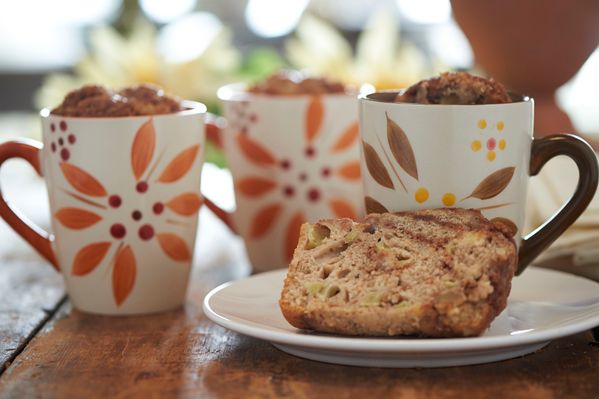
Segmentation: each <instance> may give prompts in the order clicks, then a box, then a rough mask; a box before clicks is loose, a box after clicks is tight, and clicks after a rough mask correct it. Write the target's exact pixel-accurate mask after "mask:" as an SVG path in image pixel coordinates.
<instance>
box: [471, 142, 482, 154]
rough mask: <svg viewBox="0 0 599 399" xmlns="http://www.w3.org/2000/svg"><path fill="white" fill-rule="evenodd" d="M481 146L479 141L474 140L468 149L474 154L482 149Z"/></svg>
mask: <svg viewBox="0 0 599 399" xmlns="http://www.w3.org/2000/svg"><path fill="white" fill-rule="evenodd" d="M482 146H483V145H482V144H481V142H480V140H474V141H473V142H472V143H471V144H470V148H471V149H472V151H474V152H476V151H479V150H480V149H481V148H482Z"/></svg>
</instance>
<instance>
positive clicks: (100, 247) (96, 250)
mask: <svg viewBox="0 0 599 399" xmlns="http://www.w3.org/2000/svg"><path fill="white" fill-rule="evenodd" d="M110 245H111V243H110V242H96V243H94V244H90V245H87V246H85V247H83V248H81V249H80V250H79V252H77V255H75V259H74V260H73V268H72V269H71V274H72V275H73V276H85V275H86V274H88V273H90V272H92V271H93V270H94V269H95V268H96V266H98V265H99V264H100V262H102V259H104V256H106V253H107V252H108V250H109V249H110Z"/></svg>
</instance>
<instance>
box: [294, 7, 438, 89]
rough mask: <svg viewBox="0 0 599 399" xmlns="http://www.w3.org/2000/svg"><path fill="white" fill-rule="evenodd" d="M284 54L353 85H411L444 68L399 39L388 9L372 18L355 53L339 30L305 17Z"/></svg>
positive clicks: (300, 64)
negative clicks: (431, 63) (427, 61)
mask: <svg viewBox="0 0 599 399" xmlns="http://www.w3.org/2000/svg"><path fill="white" fill-rule="evenodd" d="M286 52H287V58H288V59H289V61H290V62H291V64H292V65H293V66H295V67H297V68H300V69H303V70H306V71H307V72H309V73H311V74H315V75H319V76H326V77H330V78H334V79H338V80H340V81H342V82H343V83H345V84H350V85H354V86H359V85H361V84H363V83H370V84H372V85H374V86H375V87H376V88H377V89H378V90H385V89H393V88H402V87H407V86H409V85H411V84H412V83H414V82H416V81H418V80H420V79H423V78H425V77H428V76H430V75H431V74H434V73H435V72H436V71H437V70H440V69H441V68H440V66H434V67H431V66H428V65H427V63H426V60H425V57H424V55H423V54H422V52H421V51H420V50H419V49H418V48H417V47H416V46H414V45H413V44H411V43H409V42H407V41H402V40H401V37H400V30H399V23H398V21H397V18H396V17H395V16H394V15H393V13H391V12H389V10H386V9H384V8H379V9H377V10H376V11H374V12H373V13H372V15H371V16H370V18H369V19H368V22H367V24H366V27H365V29H364V31H363V32H362V33H361V34H360V37H359V38H358V41H357V45H356V51H355V55H354V54H353V52H352V49H351V46H350V44H349V43H348V42H347V40H346V39H345V38H344V37H343V36H342V35H341V33H340V32H338V31H337V30H336V29H335V28H334V27H333V26H331V25H329V24H328V23H326V22H324V21H322V20H321V19H318V18H316V17H314V16H311V15H305V16H304V18H303V19H302V20H301V22H300V24H299V25H298V27H297V29H296V35H295V37H294V38H292V39H290V40H288V41H287V43H286Z"/></svg>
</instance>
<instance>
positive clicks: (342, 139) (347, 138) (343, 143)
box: [331, 122, 360, 152]
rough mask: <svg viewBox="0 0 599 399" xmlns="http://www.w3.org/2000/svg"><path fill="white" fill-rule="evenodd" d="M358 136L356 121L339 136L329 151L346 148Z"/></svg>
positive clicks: (358, 130) (358, 129)
mask: <svg viewBox="0 0 599 399" xmlns="http://www.w3.org/2000/svg"><path fill="white" fill-rule="evenodd" d="M359 136H360V128H359V126H358V122H354V123H352V124H351V125H349V127H348V128H347V129H345V131H344V132H343V133H342V134H341V136H339V138H338V139H337V141H336V142H335V144H334V145H333V147H331V152H339V151H343V150H346V149H348V148H349V147H351V146H352V145H353V144H354V143H355V142H356V141H357V140H358V137H359Z"/></svg>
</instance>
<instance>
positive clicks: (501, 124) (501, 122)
mask: <svg viewBox="0 0 599 399" xmlns="http://www.w3.org/2000/svg"><path fill="white" fill-rule="evenodd" d="M496 126H497V131H498V132H501V131H503V128H504V127H505V124H504V123H503V121H499V122H497V125H496Z"/></svg>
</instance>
